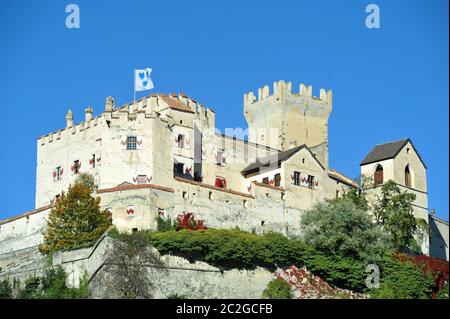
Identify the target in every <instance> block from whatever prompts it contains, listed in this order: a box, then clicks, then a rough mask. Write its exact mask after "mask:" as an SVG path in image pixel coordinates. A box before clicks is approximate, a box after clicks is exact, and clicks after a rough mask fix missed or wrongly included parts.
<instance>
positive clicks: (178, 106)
mask: <svg viewBox="0 0 450 319" xmlns="http://www.w3.org/2000/svg"><path fill="white" fill-rule="evenodd" d="M160 98H161V99H162V100H163V101H164V102H166V103H167V105H168V106H169V107H170V108H171V109H174V110H178V111H182V112H188V113H195V112H194V111H193V110H191V109H190V108H189V107H188V106H187V105H185V104H184V103H183V102H180V101H178V100H176V99H174V98H171V97H167V96H160Z"/></svg>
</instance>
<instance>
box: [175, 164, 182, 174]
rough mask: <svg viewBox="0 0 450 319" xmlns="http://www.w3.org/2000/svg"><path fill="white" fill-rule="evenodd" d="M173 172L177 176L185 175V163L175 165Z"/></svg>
mask: <svg viewBox="0 0 450 319" xmlns="http://www.w3.org/2000/svg"><path fill="white" fill-rule="evenodd" d="M173 172H174V174H175V175H182V174H183V173H184V164H183V163H174V164H173Z"/></svg>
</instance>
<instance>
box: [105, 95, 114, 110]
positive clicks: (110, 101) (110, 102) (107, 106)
mask: <svg viewBox="0 0 450 319" xmlns="http://www.w3.org/2000/svg"><path fill="white" fill-rule="evenodd" d="M105 111H106V112H112V111H114V98H113V97H112V96H108V97H107V98H106V104H105Z"/></svg>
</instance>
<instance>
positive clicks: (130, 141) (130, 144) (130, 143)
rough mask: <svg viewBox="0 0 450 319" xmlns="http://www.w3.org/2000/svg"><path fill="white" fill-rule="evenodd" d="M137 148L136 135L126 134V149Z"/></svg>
mask: <svg viewBox="0 0 450 319" xmlns="http://www.w3.org/2000/svg"><path fill="white" fill-rule="evenodd" d="M136 149H137V137H136V136H128V137H127V150H136Z"/></svg>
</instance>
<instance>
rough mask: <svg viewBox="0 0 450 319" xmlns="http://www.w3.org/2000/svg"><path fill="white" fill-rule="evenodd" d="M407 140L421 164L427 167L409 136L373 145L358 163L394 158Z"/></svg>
mask: <svg viewBox="0 0 450 319" xmlns="http://www.w3.org/2000/svg"><path fill="white" fill-rule="evenodd" d="M408 142H409V143H411V145H412V147H413V149H414V151H415V152H416V154H417V156H418V157H419V159H420V161H421V162H422V164H423V166H424V167H425V168H427V166H426V165H425V163H424V162H423V160H422V158H421V157H420V155H419V153H418V152H417V150H416V148H415V147H414V144H413V143H412V141H411V139H410V138H406V139H401V140H398V141H393V142H388V143H384V144H378V145H375V147H374V148H373V149H372V150H371V151H370V153H369V154H367V156H366V157H365V158H364V159H363V161H362V162H361V163H360V164H359V165H366V164H370V163H374V162H379V161H383V160H387V159H391V158H395V157H396V156H397V155H398V153H400V151H401V150H402V149H403V147H404V146H405V145H406V144H408Z"/></svg>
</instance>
